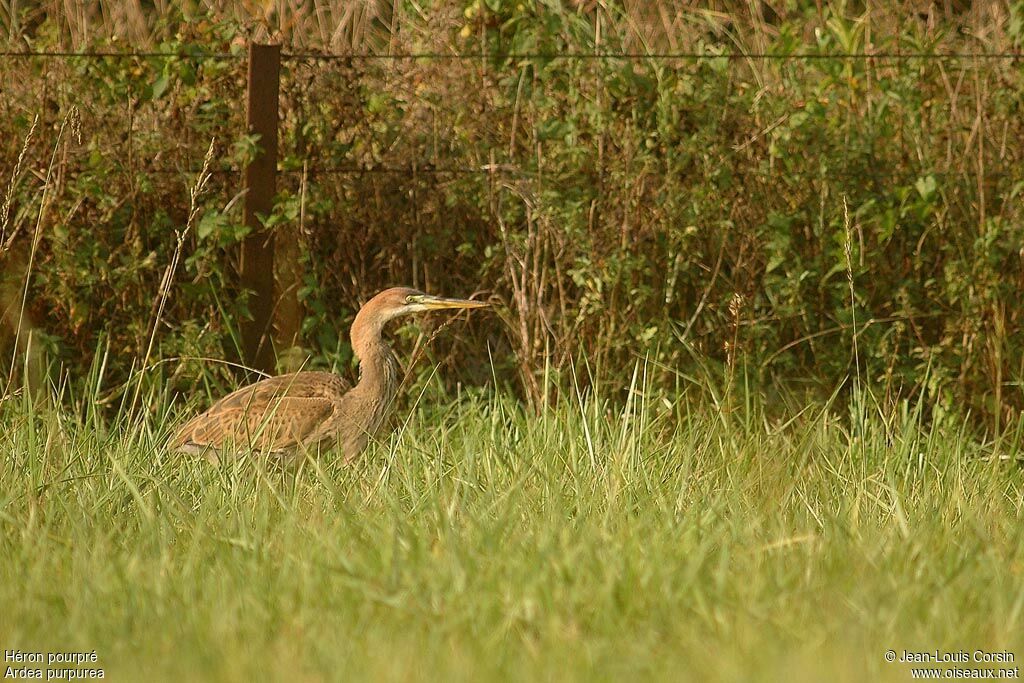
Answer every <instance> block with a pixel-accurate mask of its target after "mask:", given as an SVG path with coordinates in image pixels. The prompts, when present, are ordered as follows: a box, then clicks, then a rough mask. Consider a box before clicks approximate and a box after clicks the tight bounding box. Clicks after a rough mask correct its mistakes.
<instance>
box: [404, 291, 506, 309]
mask: <svg viewBox="0 0 1024 683" xmlns="http://www.w3.org/2000/svg"><path fill="white" fill-rule="evenodd" d="M417 298H418V299H419V301H417V302H416V303H418V304H419V305H421V306H422V307H423V308H424V310H428V311H437V310H441V309H442V308H486V307H487V306H490V304H489V303H487V302H486V301H471V300H469V299H447V298H445V297H443V296H431V295H430V294H424V295H423V296H421V297H417Z"/></svg>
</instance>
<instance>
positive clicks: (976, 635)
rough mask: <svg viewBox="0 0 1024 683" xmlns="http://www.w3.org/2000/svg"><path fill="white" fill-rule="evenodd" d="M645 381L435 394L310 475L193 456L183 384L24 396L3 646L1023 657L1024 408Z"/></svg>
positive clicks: (136, 672) (643, 660)
mask: <svg viewBox="0 0 1024 683" xmlns="http://www.w3.org/2000/svg"><path fill="white" fill-rule="evenodd" d="M641 376H642V373H641ZM642 385H643V382H642V381H635V382H634V386H633V389H632V391H631V393H630V396H631V398H630V399H629V400H628V401H627V402H626V403H625V404H621V403H618V404H617V403H612V402H608V401H604V400H602V399H601V397H595V396H592V395H586V396H574V397H570V398H567V399H566V400H565V401H564V402H562V403H559V404H556V405H553V406H550V407H549V409H548V410H546V411H544V412H543V413H542V414H541V415H540V416H537V417H533V416H527V415H526V414H524V413H523V412H522V409H521V408H520V406H519V404H517V403H516V402H514V401H511V400H506V399H505V398H503V397H500V396H497V397H463V399H462V400H461V401H458V402H452V403H447V404H444V403H442V404H440V405H437V404H431V405H432V406H433V407H427V406H426V405H423V404H421V405H419V406H417V407H416V408H415V409H414V410H413V411H412V413H411V415H410V416H409V418H408V420H407V421H405V420H402V421H401V424H400V425H399V428H398V429H397V430H396V432H395V433H394V434H393V435H392V436H390V437H388V438H386V439H384V440H383V441H382V442H381V443H379V444H376V445H375V446H374V447H373V448H372V449H371V450H370V452H368V453H367V454H366V456H365V457H364V458H363V459H362V460H361V461H360V462H358V463H357V464H355V465H354V466H345V465H343V464H342V463H341V462H340V459H338V458H335V457H331V456H330V454H327V455H325V456H324V457H322V458H321V459H320V460H319V461H309V462H306V463H305V464H303V465H301V466H299V467H297V468H291V469H285V470H282V469H280V468H278V467H275V466H273V465H272V464H268V463H261V462H253V461H236V462H232V463H227V464H222V465H220V466H213V465H210V464H208V463H206V462H205V461H202V460H193V459H186V458H181V457H176V456H172V455H169V454H167V453H165V452H164V451H163V450H162V449H161V447H160V444H161V443H162V441H163V439H164V438H165V437H166V434H167V431H168V430H169V427H170V426H171V423H172V422H173V421H174V415H173V413H169V412H166V411H167V407H166V406H165V405H162V406H161V407H160V408H159V411H158V412H157V413H153V414H148V415H143V416H141V417H138V418H135V421H134V422H132V421H130V420H127V419H126V420H124V421H121V422H118V421H116V420H115V421H110V420H105V419H103V418H102V416H100V415H98V414H96V413H95V412H93V411H92V409H91V408H89V407H88V406H89V405H90V403H89V402H88V401H81V402H80V403H79V405H80V409H79V410H77V411H72V410H70V409H68V408H56V407H52V406H49V407H47V406H46V405H43V406H40V405H39V404H35V405H33V404H32V403H31V402H30V400H29V399H28V398H27V397H15V398H11V399H9V400H8V401H7V402H5V403H4V404H3V406H2V407H0V411H2V412H0V452H2V453H3V456H2V458H0V647H3V648H7V649H12V648H17V649H22V650H30V651H46V650H57V649H59V650H85V651H89V650H93V649H95V650H96V651H97V654H98V657H99V660H100V662H99V665H100V666H103V667H104V668H105V669H106V671H107V675H108V677H112V678H113V679H114V680H140V679H141V678H142V677H146V678H147V679H150V680H239V681H240V680H289V681H290V680H311V681H317V680H488V679H509V678H511V679H518V680H538V679H550V680H630V679H634V678H636V677H642V678H645V679H646V678H655V679H671V680H709V679H710V680H715V679H718V680H771V679H786V680H832V679H835V680H868V679H879V678H881V679H886V680H909V676H910V674H909V670H908V667H907V666H906V665H902V664H888V663H886V662H885V661H884V659H883V657H884V653H885V651H886V650H887V649H890V648H891V649H894V650H896V651H898V652H899V651H902V650H903V649H905V648H906V649H922V650H934V649H940V650H942V649H948V650H960V649H964V650H968V651H973V650H974V649H976V648H982V649H1000V650H1002V649H1007V650H1011V651H1015V652H1016V653H1017V654H1018V659H1019V657H1024V636H1022V629H1021V625H1022V614H1021V611H1022V606H1024V558H1022V550H1024V532H1022V475H1021V472H1020V471H1019V469H1018V466H1017V464H1016V459H1017V458H1018V457H1019V456H1021V455H1022V453H1021V446H1020V436H1021V435H1022V434H1024V432H1022V431H1021V430H1020V429H1017V428H1015V429H1009V430H1007V431H1006V432H1004V433H1003V435H1002V437H1001V438H1000V440H999V441H997V442H991V441H990V442H982V441H979V440H978V439H976V438H975V437H974V436H973V435H972V434H971V433H969V432H968V431H967V430H966V429H964V428H962V427H961V426H960V425H959V423H957V422H956V421H954V420H952V419H949V418H948V417H941V416H934V415H931V416H929V419H928V421H925V420H924V419H923V418H922V414H923V413H924V412H925V411H922V410H919V409H917V408H916V407H915V406H912V405H907V404H903V405H897V406H893V407H888V408H886V407H884V406H883V405H882V404H881V403H879V402H876V401H873V400H872V399H871V397H870V396H867V397H865V399H864V400H863V401H858V402H855V405H860V406H863V407H862V408H858V409H855V410H849V409H845V408H842V409H841V408H839V407H838V406H836V405H820V406H810V407H806V408H804V409H803V410H795V409H794V410H783V411H779V410H773V411H771V413H770V414H769V412H768V411H765V410H763V409H762V406H763V402H762V401H761V400H759V399H757V398H756V397H747V396H740V397H738V398H737V399H736V400H732V401H730V400H728V399H729V397H728V396H724V397H723V399H722V400H719V401H717V403H716V402H715V401H712V400H707V401H703V400H698V399H694V400H692V401H689V402H670V401H667V400H664V399H662V398H660V397H655V395H654V394H653V393H651V392H649V391H645V390H644V387H643V386H642ZM72 398H73V397H69V396H66V395H65V396H62V397H61V402H60V404H61V405H64V406H68V405H75V403H76V402H75V401H74V400H71V399H72ZM423 403H424V404H426V403H428V402H426V401H424V402H423ZM780 412H783V413H788V414H789V417H788V419H780V418H778V417H776V415H777V414H779V413H780ZM770 415H771V416H770Z"/></svg>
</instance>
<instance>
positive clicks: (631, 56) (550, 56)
mask: <svg viewBox="0 0 1024 683" xmlns="http://www.w3.org/2000/svg"><path fill="white" fill-rule="evenodd" d="M0 58H8V59H182V60H189V59H190V60H244V59H245V58H246V53H245V52H237V53H235V52H205V51H194V50H186V51H164V52H161V51H150V52H117V51H90V52H74V51H67V50H57V51H33V50H0ZM1021 58H1024V52H1021V51H1006V52H890V51H885V52H793V53H788V54H786V53H775V52H743V51H727V52H721V53H714V52H396V53H375V52H352V53H329V52H283V53H282V54H281V59H282V60H285V61H289V60H294V61H376V60H394V61H402V60H420V59H431V60H481V59H489V60H494V61H510V60H511V61H521V60H558V59H579V60H615V59H621V60H633V61H637V60H645V59H657V60H688V61H705V60H714V59H728V60H754V61H768V60H779V61H789V60H791V61H814V60H837V61H850V60H890V61H910V60H925V61H984V60H1000V59H1007V60H1017V59H1021Z"/></svg>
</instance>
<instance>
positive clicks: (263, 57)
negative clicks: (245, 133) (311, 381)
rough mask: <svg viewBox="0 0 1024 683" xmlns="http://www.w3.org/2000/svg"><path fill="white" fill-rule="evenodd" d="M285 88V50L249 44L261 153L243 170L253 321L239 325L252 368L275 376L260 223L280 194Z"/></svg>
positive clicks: (245, 264) (244, 281)
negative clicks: (280, 113)
mask: <svg viewBox="0 0 1024 683" xmlns="http://www.w3.org/2000/svg"><path fill="white" fill-rule="evenodd" d="M280 83H281V46H280V45H257V44H253V43H250V44H249V80H248V85H249V96H248V110H247V121H248V127H249V134H250V135H253V134H258V135H259V136H260V138H259V142H258V144H259V147H260V150H261V151H260V153H259V154H257V155H256V157H255V158H254V159H253V160H252V161H251V162H250V163H249V165H248V167H247V168H246V169H245V224H246V225H247V226H249V228H250V229H251V232H250V233H249V235H248V236H247V237H246V238H245V240H243V242H242V258H241V264H240V273H239V275H240V278H239V279H240V281H241V286H242V288H243V289H246V290H248V291H249V293H250V294H249V312H250V313H251V314H252V319H251V320H243V321H242V323H241V325H240V331H241V335H242V352H243V353H244V355H245V358H244V360H245V363H246V364H247V365H249V366H250V367H253V368H256V369H258V370H262V371H263V372H266V373H270V374H273V373H274V370H275V364H276V359H275V354H274V344H273V342H272V337H271V325H272V318H273V312H274V235H273V233H272V232H270V231H267V230H263V227H262V225H261V223H260V219H259V217H258V215H259V214H262V215H263V216H267V215H269V214H270V212H271V211H272V210H273V206H274V194H275V193H276V192H277V123H278V99H279V92H280Z"/></svg>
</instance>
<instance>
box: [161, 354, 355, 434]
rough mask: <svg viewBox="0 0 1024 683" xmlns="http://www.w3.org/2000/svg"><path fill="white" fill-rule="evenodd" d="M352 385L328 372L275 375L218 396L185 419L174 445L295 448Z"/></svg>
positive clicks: (328, 416) (316, 428)
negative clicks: (194, 415) (206, 408)
mask: <svg viewBox="0 0 1024 683" xmlns="http://www.w3.org/2000/svg"><path fill="white" fill-rule="evenodd" d="M347 390H348V385H347V384H346V383H345V382H344V381H343V380H342V379H341V378H340V377H338V376H337V375H332V374H330V373H325V372H299V373H293V374H291V375H282V376H280V377H271V378H269V379H265V380H262V381H259V382H256V383H255V384H251V385H249V386H247V387H242V388H241V389H239V390H237V391H235V392H233V393H231V394H228V395H227V396H225V397H224V398H222V399H221V400H219V401H217V402H216V403H214V404H213V405H212V406H210V408H209V410H207V411H206V412H205V413H202V414H201V415H197V416H196V417H194V418H192V419H191V420H189V421H188V422H187V423H185V424H184V425H183V426H182V427H181V428H180V429H179V430H178V432H177V433H176V434H175V435H174V437H173V438H172V439H171V441H170V443H169V445H170V447H171V448H172V449H175V450H182V451H193V452H196V451H203V450H207V449H222V448H226V447H228V448H230V447H233V448H236V449H244V450H256V451H262V452H270V451H285V450H290V449H293V448H296V447H298V446H300V445H302V444H303V443H304V442H306V440H307V439H309V437H311V436H313V435H314V434H317V433H318V432H322V430H321V428H322V427H323V426H324V424H325V423H326V422H327V421H328V420H330V419H331V418H332V417H333V416H334V414H335V411H336V410H337V407H338V402H339V400H340V399H341V397H342V396H343V395H344V394H345V392H346V391H347Z"/></svg>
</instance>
